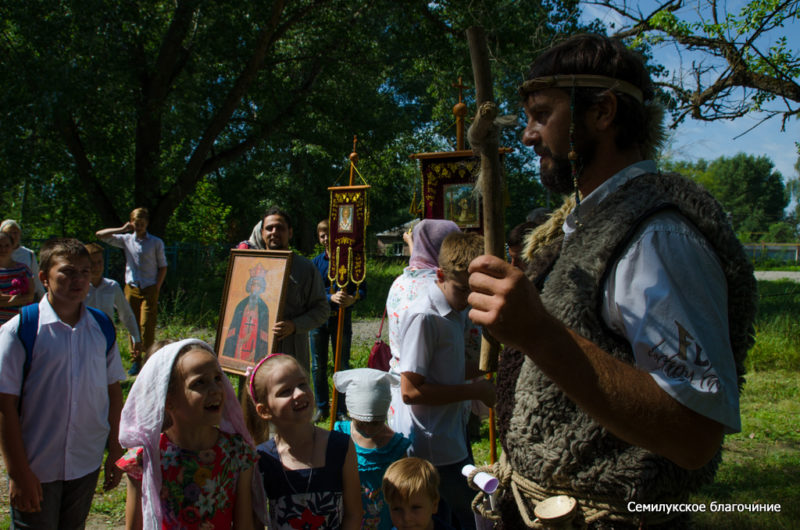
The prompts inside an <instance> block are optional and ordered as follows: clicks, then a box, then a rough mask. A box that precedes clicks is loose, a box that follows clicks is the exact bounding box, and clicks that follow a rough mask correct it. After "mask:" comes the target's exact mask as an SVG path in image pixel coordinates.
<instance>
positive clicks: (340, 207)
mask: <svg viewBox="0 0 800 530" xmlns="http://www.w3.org/2000/svg"><path fill="white" fill-rule="evenodd" d="M367 189H369V186H340V187H334V188H328V190H329V191H330V192H331V206H330V208H331V209H330V213H329V215H328V223H329V225H330V238H329V243H328V244H329V245H330V249H329V253H330V260H331V261H330V266H329V267H328V277H329V279H330V280H331V283H335V284H336V285H337V286H338V287H339V288H343V287H344V286H345V285H347V284H348V283H350V282H353V283H355V284H356V285H358V284H360V283H361V282H363V281H364V278H365V276H366V272H367V267H366V251H365V246H364V241H365V240H366V229H367V222H368V219H367V193H366V192H367Z"/></svg>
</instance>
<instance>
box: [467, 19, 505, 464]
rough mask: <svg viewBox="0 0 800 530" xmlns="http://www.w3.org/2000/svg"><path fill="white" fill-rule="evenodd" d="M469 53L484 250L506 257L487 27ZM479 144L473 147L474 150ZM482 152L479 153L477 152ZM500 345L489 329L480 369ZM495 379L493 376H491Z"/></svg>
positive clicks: (488, 365) (493, 454) (472, 39)
mask: <svg viewBox="0 0 800 530" xmlns="http://www.w3.org/2000/svg"><path fill="white" fill-rule="evenodd" d="M467 40H468V41H469V54H470V59H471V60H472V75H473V77H474V79H475V100H476V103H477V106H478V113H477V115H476V117H475V121H474V123H473V124H472V126H471V127H470V129H469V139H470V144H471V145H472V146H480V149H479V151H480V155H481V176H480V192H481V195H482V197H483V227H484V231H483V232H484V247H483V248H484V251H485V252H486V253H487V254H491V255H493V256H497V257H500V258H502V257H503V255H504V250H505V249H504V247H505V237H504V230H503V218H504V212H503V186H502V175H501V171H502V170H501V168H500V156H499V154H498V149H499V147H500V141H499V139H498V137H497V128H496V127H494V119H495V118H496V117H497V106H496V105H495V104H494V101H493V100H494V96H493V93H492V92H493V91H492V71H491V68H490V66H489V50H488V47H487V45H486V35H485V34H484V32H483V28H480V27H476V26H472V27H470V28H469V29H467ZM474 149H475V147H473V150H474ZM476 154H478V153H476ZM499 353H500V345H499V343H498V342H497V341H495V340H494V339H493V338H492V337H490V336H489V335H488V334H487V332H486V330H485V329H484V330H483V337H482V339H481V357H480V369H481V370H482V371H484V372H496V371H497V358H498V355H499ZM487 377H489V378H491V375H489V376H487ZM494 423H495V419H494V408H492V409H489V457H490V461H491V463H492V464H494V463H495V461H497V436H496V431H495V426H494Z"/></svg>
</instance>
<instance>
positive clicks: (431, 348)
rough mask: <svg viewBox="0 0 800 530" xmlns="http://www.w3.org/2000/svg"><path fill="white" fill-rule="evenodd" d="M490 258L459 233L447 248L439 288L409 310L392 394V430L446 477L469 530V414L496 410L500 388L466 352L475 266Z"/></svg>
mask: <svg viewBox="0 0 800 530" xmlns="http://www.w3.org/2000/svg"><path fill="white" fill-rule="evenodd" d="M481 252H483V237H481V236H479V235H477V234H472V233H463V232H453V233H451V234H450V235H448V236H447V237H446V238H445V240H444V242H443V243H442V247H441V250H440V251H439V268H438V269H437V270H436V283H433V284H428V285H426V286H424V287H423V289H425V292H423V293H421V294H420V296H419V297H418V298H417V299H416V300H415V301H414V302H413V303H412V304H411V305H410V306H409V308H408V310H407V311H406V312H405V313H403V315H402V316H401V320H400V334H399V335H400V341H399V343H400V345H401V346H400V362H399V367H398V368H397V369H398V370H399V373H400V390H399V391H398V390H393V391H392V408H393V409H394V415H393V416H392V425H391V427H392V428H393V429H394V430H395V431H396V432H401V433H403V434H404V435H406V436H408V437H409V438H410V439H411V440H412V445H411V449H410V451H409V454H410V455H413V456H418V457H421V458H425V459H426V460H428V461H430V462H431V463H432V464H433V465H434V466H435V467H436V469H437V471H438V472H439V474H440V476H441V479H442V485H441V487H440V490H439V492H440V494H441V497H442V498H443V499H444V500H445V501H446V503H447V505H448V506H449V507H450V508H451V509H452V510H453V514H454V516H455V517H456V518H457V519H458V521H459V524H460V525H461V527H462V528H474V524H475V520H474V516H473V514H472V509H471V507H470V501H471V500H472V497H473V493H474V492H472V490H470V488H469V486H468V485H467V482H466V480H464V477H463V476H461V468H462V467H463V466H464V465H465V464H469V463H472V457H471V451H470V447H469V444H468V442H467V434H466V421H467V411H466V407H467V406H468V405H469V404H468V401H469V400H471V399H478V400H481V401H483V402H484V403H485V404H486V405H488V406H490V407H491V406H492V405H494V400H495V393H494V386H493V385H492V384H491V383H490V382H489V381H487V380H486V379H480V380H478V381H477V382H473V383H470V382H467V379H472V378H474V377H476V376H477V375H479V373H480V372H479V371H478V368H477V363H474V362H470V363H467V362H466V360H465V354H464V351H465V348H464V326H465V325H466V319H467V316H466V309H467V307H468V306H467V297H468V296H469V293H470V290H469V284H468V276H467V267H468V266H469V263H470V262H471V261H472V260H473V259H474V258H475V257H477V256H479V255H480V254H481Z"/></svg>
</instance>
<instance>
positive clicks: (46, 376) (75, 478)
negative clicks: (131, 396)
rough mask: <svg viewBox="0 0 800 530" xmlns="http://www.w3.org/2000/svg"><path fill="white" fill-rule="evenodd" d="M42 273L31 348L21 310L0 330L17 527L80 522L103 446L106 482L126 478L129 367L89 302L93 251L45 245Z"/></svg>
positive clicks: (5, 432) (3, 413)
mask: <svg viewBox="0 0 800 530" xmlns="http://www.w3.org/2000/svg"><path fill="white" fill-rule="evenodd" d="M39 279H40V280H41V281H42V283H43V284H44V286H45V287H46V288H47V295H46V296H45V297H44V298H42V300H41V302H39V304H38V305H37V306H35V307H36V309H38V314H37V315H36V319H37V320H35V321H34V320H33V319H31V320H29V321H27V322H28V326H26V330H31V329H32V330H34V331H35V335H34V338H35V342H33V344H30V342H28V348H30V352H29V354H28V353H26V346H25V345H23V342H22V339H21V332H22V331H23V330H20V329H19V328H20V327H21V326H20V322H21V321H22V314H20V315H17V316H15V317H14V318H12V319H11V320H9V321H8V322H6V323H5V324H4V325H3V326H2V327H0V452H2V454H3V458H4V460H5V465H6V470H7V472H8V476H9V504H10V506H11V518H12V528H15V527H23V528H41V529H53V530H55V529H60V528H83V525H84V523H85V520H86V516H87V515H88V513H89V508H90V507H91V503H92V495H93V494H94V489H95V486H96V484H97V477H98V475H99V473H100V464H101V463H102V461H103V451H104V450H105V448H106V445H108V457H107V459H106V465H105V483H104V488H105V489H106V490H108V489H111V488H113V487H115V486H116V485H117V484H118V483H119V480H120V477H121V474H120V472H119V470H118V469H117V468H116V466H115V465H114V462H115V461H116V460H117V459H118V458H119V457H120V456H122V448H121V447H120V445H119V441H118V439H117V436H118V430H119V417H120V411H121V410H122V389H121V387H120V383H119V382H120V381H121V380H123V379H125V372H124V370H123V369H122V362H121V361H120V358H119V350H118V349H117V345H116V341H114V340H113V325H111V323H110V321H109V320H108V319H107V317H106V316H105V315H103V314H102V313H100V312H99V311H98V312H96V313H92V314H90V313H89V310H88V309H87V308H86V305H85V304H84V300H85V299H86V292H87V291H88V289H89V255H88V253H87V252H86V249H85V248H84V246H83V244H82V243H81V242H80V241H78V240H76V239H56V240H50V241H48V242H46V243H45V244H44V245H43V246H42V250H41V253H40V271H39ZM28 307H29V308H30V307H33V306H28ZM102 319H105V321H102ZM30 324H33V325H30ZM109 325H110V326H111V329H110V330H109V329H108V326H109ZM107 331H108V332H110V336H109V335H108V334H107ZM24 335H27V333H22V336H24ZM27 361H29V364H28V363H27ZM26 364H27V366H26Z"/></svg>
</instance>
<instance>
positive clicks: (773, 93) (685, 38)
mask: <svg viewBox="0 0 800 530" xmlns="http://www.w3.org/2000/svg"><path fill="white" fill-rule="evenodd" d="M587 3H590V4H594V5H598V6H602V7H604V8H606V9H609V10H611V11H613V12H615V13H617V14H618V15H619V16H621V17H622V18H623V20H624V26H623V27H622V28H619V29H618V31H617V32H616V35H617V36H619V37H635V38H636V42H642V41H646V42H648V43H650V44H654V45H664V44H670V45H673V46H674V49H675V50H676V51H677V53H678V54H680V55H681V56H682V55H683V54H684V53H685V52H687V51H692V52H700V54H701V57H702V58H701V59H698V60H693V61H692V62H691V65H689V64H688V63H687V64H685V65H684V67H685V69H686V72H673V73H672V75H671V76H670V75H669V74H668V73H666V72H665V74H666V75H665V76H664V78H662V79H661V81H660V83H659V84H660V85H661V86H663V87H664V88H666V89H667V90H668V91H669V92H670V93H671V94H672V96H673V97H674V103H675V107H674V109H673V110H674V118H675V123H679V122H681V121H682V120H683V119H684V118H686V117H687V116H691V117H692V118H695V119H699V120H706V121H711V120H717V119H733V118H738V117H741V116H744V115H746V114H748V113H749V112H751V111H754V110H757V111H763V112H765V113H766V116H767V118H770V117H775V116H780V117H781V118H782V120H783V126H784V127H785V125H786V121H787V120H789V119H791V118H792V117H796V116H797V115H798V113H800V84H798V81H797V80H798V77H800V49H798V48H797V39H794V40H789V38H788V36H787V31H786V29H785V25H786V24H787V22H791V21H793V20H794V19H796V18H797V17H798V13H799V12H800V0H750V1H749V2H747V3H746V4H744V6H742V7H741V9H740V10H739V11H738V12H733V9H731V10H730V11H729V10H728V5H729V3H725V2H717V1H715V0H688V1H687V0H663V1H660V2H658V4H657V6H656V7H654V8H652V9H650V10H648V11H647V12H644V13H643V12H642V10H641V9H642V7H641V4H640V3H637V2H626V1H624V0H598V1H589V2H587Z"/></svg>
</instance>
